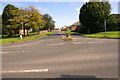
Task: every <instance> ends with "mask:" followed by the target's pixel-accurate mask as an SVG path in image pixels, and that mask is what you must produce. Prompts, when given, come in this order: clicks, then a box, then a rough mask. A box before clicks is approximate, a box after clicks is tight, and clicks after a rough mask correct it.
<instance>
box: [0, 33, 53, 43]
mask: <svg viewBox="0 0 120 80" xmlns="http://www.w3.org/2000/svg"><path fill="white" fill-rule="evenodd" d="M50 34H53V32H48V33H46V34H44V35H36V34H35V33H31V34H30V35H29V36H26V37H23V39H22V40H21V39H20V37H12V38H2V39H0V44H2V43H15V42H20V41H28V40H34V39H38V38H41V37H44V36H47V35H50Z"/></svg>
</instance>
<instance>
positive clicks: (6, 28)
mask: <svg viewBox="0 0 120 80" xmlns="http://www.w3.org/2000/svg"><path fill="white" fill-rule="evenodd" d="M2 21H3V22H2V24H3V27H2V28H3V34H5V35H8V36H10V37H11V36H14V35H16V34H18V33H19V30H21V29H22V30H23V32H24V36H25V35H26V32H25V30H27V34H28V30H29V29H32V30H33V31H35V32H36V31H38V32H39V31H40V30H42V29H43V28H45V29H48V28H51V27H53V26H54V22H53V20H52V17H51V16H49V15H48V16H47V18H46V19H45V18H44V15H42V14H41V13H40V12H39V10H37V9H36V8H34V7H33V6H29V8H25V9H19V8H17V7H15V6H13V5H11V4H8V5H7V6H6V7H5V8H4V11H3V14H2ZM48 26H49V27H48Z"/></svg>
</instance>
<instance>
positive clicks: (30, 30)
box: [19, 28, 33, 34]
mask: <svg viewBox="0 0 120 80" xmlns="http://www.w3.org/2000/svg"><path fill="white" fill-rule="evenodd" d="M32 31H33V30H32V29H31V28H30V29H29V30H28V33H31V32H32ZM19 34H24V30H23V29H20V30H19ZM25 34H27V29H25Z"/></svg>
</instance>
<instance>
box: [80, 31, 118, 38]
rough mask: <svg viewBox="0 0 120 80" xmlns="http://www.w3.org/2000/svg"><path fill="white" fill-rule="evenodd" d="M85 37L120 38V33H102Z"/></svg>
mask: <svg viewBox="0 0 120 80" xmlns="http://www.w3.org/2000/svg"><path fill="white" fill-rule="evenodd" d="M82 36H84V37H94V38H117V39H118V38H120V31H108V32H106V33H105V32H100V33H95V34H85V35H82Z"/></svg>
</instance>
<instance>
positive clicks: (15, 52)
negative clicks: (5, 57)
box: [0, 51, 25, 54]
mask: <svg viewBox="0 0 120 80" xmlns="http://www.w3.org/2000/svg"><path fill="white" fill-rule="evenodd" d="M18 52H25V51H10V52H0V53H2V54H5V53H18Z"/></svg>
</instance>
